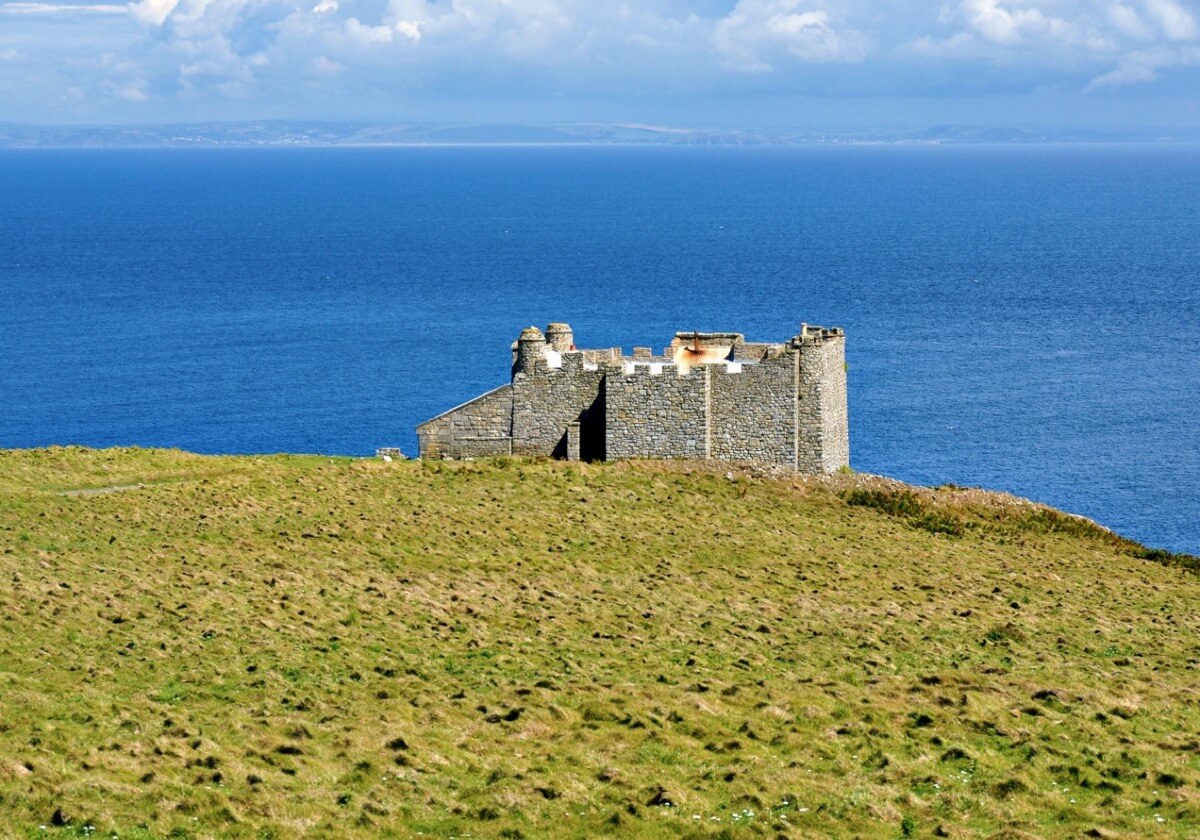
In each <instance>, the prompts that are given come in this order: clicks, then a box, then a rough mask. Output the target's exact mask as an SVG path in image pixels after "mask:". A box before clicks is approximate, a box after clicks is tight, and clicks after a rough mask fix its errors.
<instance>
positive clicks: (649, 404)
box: [605, 364, 709, 459]
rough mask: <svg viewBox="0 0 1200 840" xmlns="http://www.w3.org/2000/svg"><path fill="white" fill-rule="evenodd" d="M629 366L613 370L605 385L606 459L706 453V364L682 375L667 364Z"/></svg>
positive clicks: (675, 456) (699, 454)
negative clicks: (628, 370) (655, 370)
mask: <svg viewBox="0 0 1200 840" xmlns="http://www.w3.org/2000/svg"><path fill="white" fill-rule="evenodd" d="M631 367H632V368H633V370H632V372H629V373H626V372H625V369H622V368H616V369H613V370H612V372H611V373H609V376H608V379H607V382H606V383H605V412H606V420H607V431H608V434H607V441H606V452H607V457H608V458H609V459H615V458H707V457H709V456H708V452H709V443H708V415H709V410H708V401H709V388H708V384H709V372H708V369H707V367H698V368H694V369H693V370H692V371H691V372H690V373H688V374H687V375H685V376H679V375H677V369H676V368H675V367H674V366H673V365H666V364H656V365H655V366H654V368H652V367H651V366H650V365H646V364H638V365H631ZM653 369H658V370H660V371H661V372H660V373H657V374H656V373H653V372H652V370H653Z"/></svg>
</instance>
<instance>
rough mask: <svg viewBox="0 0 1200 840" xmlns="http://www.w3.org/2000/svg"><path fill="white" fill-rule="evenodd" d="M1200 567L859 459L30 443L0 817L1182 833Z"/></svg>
mask: <svg viewBox="0 0 1200 840" xmlns="http://www.w3.org/2000/svg"><path fill="white" fill-rule="evenodd" d="M1059 517H1062V519H1060V518H1059ZM940 523H949V524H947V525H946V526H945V528H942V525H941V524H940ZM951 526H953V527H952V530H946V528H951ZM1194 560H1195V558H1187V557H1181V556H1179V555H1170V554H1166V553H1163V552H1155V551H1153V550H1151V549H1146V548H1145V547H1142V546H1138V545H1137V544H1135V543H1131V542H1129V541H1127V540H1123V539H1121V538H1120V537H1117V536H1116V535H1113V534H1111V533H1110V532H1108V531H1106V530H1104V529H1103V528H1101V527H1100V526H1098V525H1094V524H1090V525H1089V524H1088V523H1086V521H1084V520H1077V519H1076V518H1074V517H1069V515H1067V514H1059V513H1057V512H1051V511H1049V509H1046V508H1043V507H1041V506H1038V505H1034V504H1032V503H1030V502H1027V501H1025V500H1021V499H1014V498H1012V497H1008V496H1002V495H999V494H992V493H985V492H983V491H979V490H971V489H968V488H956V487H943V488H938V489H936V490H935V489H929V488H916V487H907V486H905V485H900V484H898V483H896V482H888V481H887V480H885V479H880V478H878V477H872V476H864V475H858V474H842V475H837V476H831V477H826V478H813V477H800V476H775V477H771V476H770V475H764V473H763V471H761V470H755V469H753V468H750V467H746V468H740V467H733V468H730V467H729V466H728V465H721V466H720V467H717V466H714V465H708V464H694V463H656V462H639V463H622V464H566V463H557V462H548V461H538V460H528V459H519V458H511V459H498V460H496V461H494V462H492V461H477V462H473V463H420V462H401V461H395V462H390V463H387V462H383V461H382V460H361V459H339V458H324V457H314V456H271V457H201V456H196V455H190V454H187V453H183V452H173V451H164V450H154V451H145V450H134V449H121V450H102V451H94V450H86V449H79V448H65V449H62V448H54V449H46V450H36V451H28V452H0V836H2V837H27V838H33V837H38V838H43V837H105V838H109V837H112V836H114V835H116V836H117V837H120V838H129V837H133V838H170V837H192V838H209V837H221V838H225V837H231V838H262V837H273V838H291V837H363V838H368V837H370V838H374V837H402V838H408V837H416V836H426V837H465V836H468V835H469V836H471V837H474V838H502V837H507V838H515V837H524V838H541V837H547V838H592V837H649V838H707V837H714V838H715V837H732V838H740V837H745V838H768V837H769V838H777V837H785V838H788V837H791V838H805V837H829V836H836V837H842V836H859V837H881V838H895V837H897V836H913V837H925V836H949V837H960V838H967V837H977V836H1004V837H1039V838H1042V837H1045V838H1067V837H1079V836H1113V837H1139V838H1141V837H1150V838H1156V837H1163V838H1168V837H1169V838H1182V837H1189V836H1192V835H1194V833H1195V827H1196V825H1200V796H1198V795H1197V793H1196V790H1197V785H1198V783H1200V737H1198V736H1197V734H1196V733H1198V732H1200V705H1198V704H1197V703H1195V702H1194V701H1195V686H1196V674H1197V669H1198V668H1200V649H1198V648H1197V642H1196V639H1197V638H1200V613H1198V612H1197V611H1196V610H1194V609H1192V608H1191V605H1193V604H1195V603H1197V602H1200V577H1197V575H1195V574H1193V573H1192V571H1190V570H1194V569H1195V568H1196V565H1195V563H1193V561H1194Z"/></svg>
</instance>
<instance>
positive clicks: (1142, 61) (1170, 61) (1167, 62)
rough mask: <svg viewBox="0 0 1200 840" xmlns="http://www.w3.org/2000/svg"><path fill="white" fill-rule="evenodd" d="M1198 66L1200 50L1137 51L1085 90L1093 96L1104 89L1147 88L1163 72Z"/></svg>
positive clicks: (1190, 48) (1196, 48)
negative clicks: (1140, 85)
mask: <svg viewBox="0 0 1200 840" xmlns="http://www.w3.org/2000/svg"><path fill="white" fill-rule="evenodd" d="M1195 66H1200V47H1181V48H1162V47H1160V48H1155V49H1148V50H1136V51H1134V52H1131V53H1129V54H1128V55H1126V56H1125V57H1124V58H1122V59H1121V63H1120V64H1119V65H1118V66H1117V67H1116V69H1114V70H1110V71H1109V72H1107V73H1102V74H1100V75H1099V76H1097V77H1096V78H1094V79H1092V80H1091V81H1090V82H1089V83H1088V85H1087V87H1086V88H1085V90H1086V91H1087V92H1088V93H1091V92H1093V91H1097V90H1102V89H1104V88H1117V87H1126V86H1128V85H1137V84H1145V83H1147V82H1153V81H1154V80H1156V79H1157V78H1158V75H1159V72H1158V71H1159V70H1163V69H1166V68H1170V67H1195Z"/></svg>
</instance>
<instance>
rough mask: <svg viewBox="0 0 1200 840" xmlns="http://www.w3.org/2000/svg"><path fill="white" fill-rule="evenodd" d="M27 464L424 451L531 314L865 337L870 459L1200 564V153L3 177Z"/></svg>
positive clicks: (853, 350)
mask: <svg viewBox="0 0 1200 840" xmlns="http://www.w3.org/2000/svg"><path fill="white" fill-rule="evenodd" d="M0 294H2V298H0V359H2V367H0V447H29V446H43V445H47V444H68V443H76V444H86V445H89V446H112V445H130V444H133V445H139V446H176V447H183V448H185V449H190V450H194V451H198V452H238V453H242V452H276V451H295V452H320V453H343V454H352V455H365V454H369V453H371V452H373V451H374V450H375V448H376V447H379V446H393V445H398V446H400V447H402V448H403V449H404V450H405V451H407V452H414V451H415V448H416V436H415V432H414V426H415V425H416V424H417V423H418V422H419V421H421V420H423V419H425V418H427V417H429V416H432V415H434V414H436V413H438V412H439V411H441V410H443V409H446V408H449V407H450V406H453V405H455V404H456V403H458V402H460V401H462V400H463V399H465V398H468V397H471V396H474V395H475V394H477V393H479V392H481V391H483V390H486V389H488V388H491V387H493V386H495V385H498V384H500V383H501V382H503V381H505V380H506V378H507V376H508V366H509V344H510V342H511V341H512V340H513V339H514V338H515V337H516V335H517V333H518V332H519V330H520V329H521V328H522V327H524V326H526V325H529V324H537V325H540V326H544V325H545V324H546V323H547V322H549V321H551V320H555V321H558V320H562V321H568V322H570V323H571V325H572V326H573V327H574V329H575V336H576V341H577V342H578V343H579V344H580V345H581V346H605V347H606V346H615V345H623V346H625V347H626V348H627V349H628V348H630V347H632V346H633V345H635V344H638V345H651V346H654V347H662V346H664V345H665V344H666V343H667V342H668V341H669V339H670V338H671V336H672V335H673V333H674V332H675V331H676V330H734V331H740V332H744V333H746V334H747V336H748V337H750V338H752V339H761V340H777V339H783V338H785V337H787V336H790V335H792V334H794V333H795V332H796V330H797V328H798V325H799V324H800V322H802V321H803V322H808V323H810V324H823V325H827V326H828V325H838V326H842V327H844V328H845V329H846V334H847V346H846V352H847V357H848V363H849V374H848V375H849V386H850V413H851V431H850V433H851V452H852V462H853V465H854V467H855V468H856V469H858V470H860V471H866V472H872V473H882V474H886V475H890V476H895V477H897V478H901V479H904V480H908V481H912V482H918V483H924V484H941V483H949V482H952V483H956V484H964V485H979V486H983V487H987V488H992V489H998V490H1006V491H1010V492H1013V493H1017V494H1020V495H1023V496H1029V497H1031V498H1034V499H1037V500H1040V501H1044V502H1048V503H1050V504H1053V505H1056V506H1058V507H1061V508H1065V509H1067V510H1070V511H1074V512H1077V513H1081V514H1084V515H1087V516H1089V517H1092V518H1094V519H1096V520H1098V521H1100V522H1102V523H1104V524H1106V525H1108V526H1110V527H1112V528H1114V529H1116V530H1118V531H1119V532H1121V533H1123V534H1126V535H1128V536H1131V537H1134V538H1136V539H1138V540H1141V541H1144V542H1146V543H1148V544H1151V545H1154V546H1160V547H1165V548H1169V549H1172V550H1176V551H1190V552H1194V553H1200V149H1197V148H1195V147H1179V146H1028V147H1025V146H1003V147H981V146H929V147H896V146H874V147H872V146H844V147H790V148H784V147H775V148H727V147H719V148H663V147H581V148H569V147H557V148H552V147H544V148H536V147H524V148H465V147H463V148H393V149H308V150H303V149H295V150H287V149H262V150H257V149H239V150H232V149H229V150H222V149H213V150H204V151H201V150H159V151H8V152H3V153H0Z"/></svg>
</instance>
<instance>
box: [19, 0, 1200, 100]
mask: <svg viewBox="0 0 1200 840" xmlns="http://www.w3.org/2000/svg"><path fill="white" fill-rule="evenodd" d="M1197 3H1200V0H608V2H603V0H129V2H127V3H121V4H119V5H118V4H113V3H112V2H111V0H110V2H106V3H87V2H86V0H64V3H63V4H61V5H60V4H58V3H56V2H54V0H0V16H3V15H7V16H8V17H5V18H2V19H3V20H4V23H3V26H2V27H0V28H2V30H3V32H2V34H3V36H4V37H3V41H0V66H2V67H3V69H4V70H5V71H6V72H7V73H8V74H9V76H10V77H11V76H13V74H14V71H13V66H14V65H13V64H12V62H15V61H17V60H18V59H17V58H11V57H9V56H10V54H12V53H14V52H15V49H19V50H20V55H19V59H20V61H21V62H22V65H21V73H22V74H25V71H26V69H28V70H29V71H30V74H32V73H33V71H34V69H35V68H37V67H41V68H42V76H41V78H44V79H53V80H54V81H53V85H52V86H51V85H50V82H46V83H45V84H46V85H47V87H46V88H45V89H44V91H43V93H42V94H41V96H40V97H35V96H34V95H32V94H30V95H29V96H28V100H29V101H34V100H35V99H40V100H41V101H44V102H46V103H51V102H58V101H61V99H62V95H63V93H62V92H63V91H65V90H68V89H69V88H78V89H80V90H83V91H85V93H86V96H87V100H88V101H89V102H91V103H95V102H99V101H108V102H115V101H118V100H120V101H122V102H136V101H144V102H153V103H158V104H162V103H166V102H169V101H170V100H171V99H172V98H173V97H174V98H185V99H187V100H188V102H189V106H188V113H203V112H204V111H205V108H210V109H212V110H213V111H215V112H217V113H220V112H221V108H220V104H219V103H220V102H221V101H222V98H223V97H230V96H237V97H261V100H251V101H261V102H263V103H267V104H276V103H284V104H283V105H280V106H279V107H278V108H276V109H275V112H279V111H283V110H286V109H287V107H288V105H287V103H296V111H297V112H300V111H306V112H309V113H314V112H319V111H320V104H321V103H320V102H318V100H317V99H316V98H315V97H316V96H317V95H318V94H319V95H320V96H324V97H326V99H325V100H323V101H324V102H327V103H332V104H333V105H334V106H336V108H337V109H338V110H339V112H343V113H344V112H345V110H346V108H348V107H349V108H353V107H354V103H359V102H361V103H362V104H361V107H362V109H363V111H364V112H365V111H369V110H372V109H374V110H376V112H380V108H383V109H386V108H388V107H390V106H393V105H394V103H395V102H397V101H398V97H397V91H399V90H404V91H411V92H413V95H414V96H421V97H425V98H426V99H427V100H428V101H434V100H439V101H440V100H445V101H452V100H453V99H454V98H455V97H461V98H463V99H464V100H466V99H471V98H474V99H475V100H476V101H478V100H479V99H481V98H494V99H496V100H503V99H507V100H508V101H513V102H517V101H524V100H526V99H529V98H531V97H541V100H542V101H544V102H546V103H554V102H568V101H576V100H578V99H580V98H583V97H588V96H591V97H593V98H594V100H595V101H605V100H607V101H618V100H620V99H621V98H622V97H639V96H644V97H647V98H652V97H659V98H663V97H675V96H681V95H682V96H705V95H709V94H711V95H713V96H729V95H731V94H733V95H737V94H738V93H739V92H741V91H754V92H756V94H757V93H765V94H770V93H772V92H780V91H786V92H787V93H788V94H789V95H792V94H796V95H804V94H812V93H818V94H825V93H826V92H827V91H830V90H839V91H843V92H846V93H848V94H850V95H858V94H869V95H887V94H888V92H898V93H901V94H903V95H906V96H923V95H928V94H929V93H931V92H934V93H936V94H937V95H942V94H945V93H947V92H949V93H955V92H961V91H970V93H971V94H974V93H978V92H981V91H982V92H996V91H1004V92H1005V93H1006V94H1011V93H1012V92H1013V91H1016V90H1020V89H1024V90H1026V91H1032V90H1035V89H1037V88H1038V87H1043V88H1046V89H1050V88H1054V89H1058V90H1067V89H1070V90H1074V91H1076V92H1078V91H1081V90H1083V89H1084V88H1085V86H1086V89H1087V90H1091V91H1097V90H1102V89H1110V88H1114V87H1121V86H1128V85H1134V84H1143V85H1144V84H1148V83H1153V82H1155V80H1156V79H1159V78H1160V77H1161V78H1162V80H1163V81H1162V82H1161V83H1160V84H1163V85H1164V86H1165V85H1168V84H1174V83H1175V82H1173V81H1170V80H1171V79H1181V78H1182V79H1185V80H1187V79H1190V78H1192V77H1185V76H1182V75H1181V73H1182V71H1181V70H1177V71H1176V72H1168V69H1169V68H1187V67H1192V66H1195V65H1197V64H1200V62H1196V61H1195V60H1193V59H1192V58H1191V57H1190V56H1191V55H1192V53H1191V52H1189V50H1190V49H1192V48H1193V46H1194V44H1195V43H1196V42H1197V41H1200V25H1198V23H1197V11H1196V9H1197ZM30 33H32V34H30ZM72 39H73V40H72ZM8 48H15V49H8ZM108 54H111V56H112V57H111V58H110V59H108V60H102V58H101V57H102V56H105V55H108ZM847 64H859V65H861V67H860V68H859V69H849V68H846V67H845V66H844V65H847ZM25 75H29V74H25ZM1197 75H1200V74H1197ZM30 78H33V76H32V75H30ZM131 80H133V81H131ZM1198 81H1200V80H1198ZM25 87H27V86H25ZM1197 89H1198V90H1200V84H1197ZM14 90H17V87H16V86H14V85H11V84H10V85H9V87H8V89H7V93H6V92H4V91H5V89H3V88H0V108H3V107H5V105H6V102H8V101H11V100H12V98H13V96H14V94H13V93H12V91H14ZM881 92H882V93H881ZM139 95H140V96H143V97H145V99H143V100H139V99H138V97H139ZM4 96H8V97H9V99H8V100H5V99H4V98H3V97H4ZM310 96H311V97H314V98H309V99H305V98H304V97H310ZM205 97H209V98H210V99H211V102H209V103H207V104H202V105H197V106H196V107H195V108H192V107H191V106H192V104H194V103H197V102H200V103H204V100H205ZM369 97H374V98H371V99H369V101H368V98H369ZM1197 99H1198V100H1200V97H1197ZM214 103H215V104H214ZM310 103H315V104H310ZM347 103H350V104H347ZM47 107H48V106H47ZM553 107H554V106H553V105H552V104H551V105H547V108H548V109H552V108H553Z"/></svg>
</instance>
